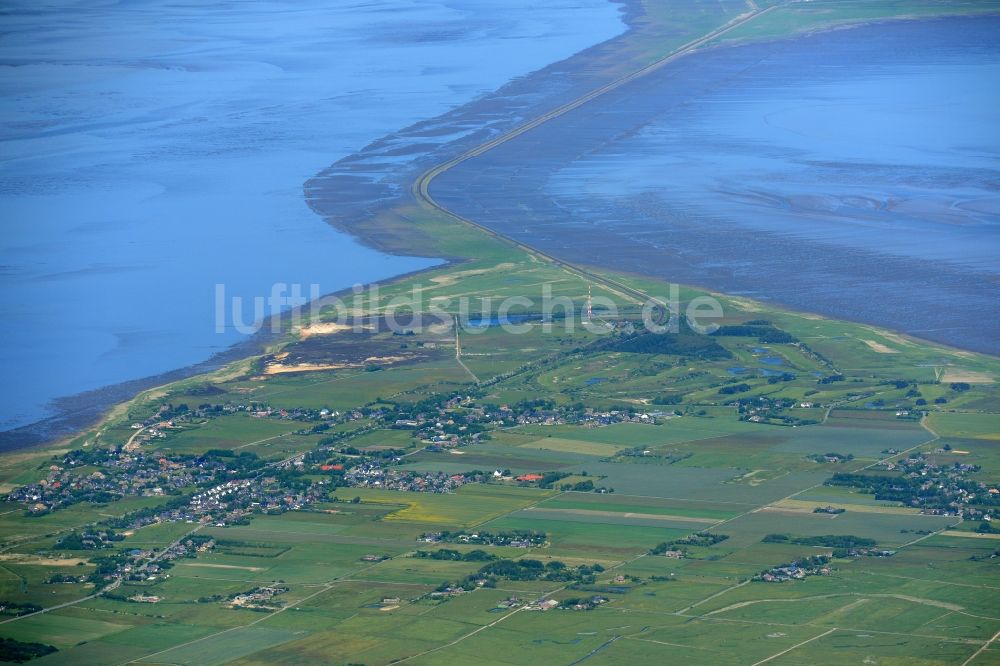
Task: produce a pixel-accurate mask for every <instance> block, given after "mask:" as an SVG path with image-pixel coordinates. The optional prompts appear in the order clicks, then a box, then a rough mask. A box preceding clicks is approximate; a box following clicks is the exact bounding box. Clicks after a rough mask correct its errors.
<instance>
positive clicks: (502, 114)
mask: <svg viewBox="0 0 1000 666" xmlns="http://www.w3.org/2000/svg"><path fill="white" fill-rule="evenodd" d="M621 4H622V5H623V20H624V21H625V22H626V24H627V25H628V26H629V28H628V30H627V31H626V32H625V33H623V34H622V35H620V36H618V37H615V38H613V39H611V40H608V41H606V42H603V43H600V44H597V45H595V46H592V47H590V48H588V49H585V50H584V51H581V52H579V53H577V54H576V55H574V56H572V57H571V58H569V59H566V60H564V61H561V62H558V63H553V64H551V65H549V66H547V67H545V68H543V69H541V70H538V71H536V72H534V73H532V74H530V75H528V76H525V77H522V78H520V79H516V80H514V81H511V82H509V83H508V84H507V85H505V86H504V87H502V88H501V89H499V90H498V91H496V92H494V93H491V94H488V95H485V96H483V97H481V98H479V99H476V100H474V101H472V102H470V103H468V104H465V105H463V106H460V107H458V108H456V109H453V110H452V111H449V112H448V113H446V114H444V115H442V116H440V117H438V118H433V119H429V120H427V121H422V122H420V123H416V124H415V125H412V126H410V127H408V128H404V129H403V130H400V131H399V132H396V133H393V134H392V135H390V136H389V137H386V138H385V139H382V140H379V141H376V142H374V143H372V144H370V145H369V146H366V147H365V148H364V149H362V150H361V151H359V153H357V154H355V155H352V156H350V157H348V158H345V159H343V160H340V161H338V162H337V163H335V164H334V165H331V167H329V168H327V169H325V170H323V171H322V172H321V173H320V174H318V175H317V176H316V177H314V178H312V179H310V180H309V181H307V182H306V183H305V185H304V192H305V197H306V200H307V202H308V204H309V206H310V207H311V208H312V209H313V210H314V211H315V212H316V213H317V214H318V215H320V216H321V217H322V218H323V219H324V220H325V221H326V222H327V223H329V224H331V225H332V226H334V227H336V228H337V229H339V230H341V231H345V232H347V233H349V234H351V235H352V236H353V237H354V238H356V239H357V240H359V241H360V242H362V243H363V244H365V245H367V246H369V247H373V248H375V249H378V250H380V251H383V252H386V253H389V254H394V255H400V256H440V254H439V253H435V252H434V249H433V239H429V238H421V237H419V236H414V235H407V234H406V233H400V232H399V231H398V229H396V228H393V227H392V225H393V224H396V225H398V224H399V222H400V220H402V221H403V222H405V221H406V217H405V212H404V211H405V207H406V206H412V205H413V203H414V201H413V199H412V196H411V195H410V194H409V185H410V184H411V183H412V182H413V181H414V180H415V179H416V177H417V176H419V175H420V174H421V173H423V172H424V171H426V170H427V169H428V168H430V167H431V166H432V165H434V164H438V163H442V162H444V161H447V160H448V159H450V158H452V157H454V156H456V155H460V154H462V153H463V152H465V151H467V150H469V149H470V148H473V147H474V146H477V145H479V144H481V143H483V142H484V140H486V139H487V138H490V137H495V136H498V135H500V134H502V133H504V132H506V131H509V130H510V129H511V128H513V127H515V126H517V125H518V124H520V123H521V122H522V121H524V120H525V119H526V118H532V117H537V116H538V115H541V114H543V113H545V112H546V111H549V110H551V109H553V108H556V107H558V106H559V105H560V104H564V103H566V102H567V101H570V100H572V99H575V98H576V97H578V96H579V95H580V94H584V93H586V92H587V91H589V90H593V89H595V88H598V87H600V86H601V85H604V84H606V83H608V82H610V81H613V80H614V79H616V78H618V77H619V76H622V75H624V74H627V73H629V72H630V71H634V70H636V69H638V68H639V67H640V66H642V65H645V64H648V58H645V57H644V56H643V52H642V51H641V48H640V47H641V46H642V45H643V41H644V40H649V39H651V37H654V36H655V35H654V36H651V35H649V34H644V33H643V32H642V31H643V27H644V26H645V22H644V20H643V16H642V15H641V4H640V3H639V2H638V0H621ZM889 20H891V21H897V20H909V19H908V18H907V17H903V18H901V19H889ZM883 22H886V20H885V19H881V20H872V21H866V22H857V23H854V24H850V25H837V26H831V27H828V28H823V29H821V31H829V30H843V29H846V28H853V27H859V26H862V25H868V24H875V23H883ZM808 34H814V33H812V32H810V33H808ZM802 36H803V35H802V34H796V35H792V36H790V37H789V38H790V39H797V38H801V37H802ZM735 45H736V44H734V43H726V44H722V45H718V46H713V47H710V48H713V49H714V48H720V47H727V48H728V47H733V46H735ZM622 54H626V56H627V57H622ZM540 91H541V92H540ZM528 95H531V96H533V99H534V102H533V104H532V105H531V106H530V108H528V109H525V108H524V106H523V101H524V98H525V97H526V96H528ZM470 124H471V125H473V126H475V127H476V129H475V130H474V131H471V132H468V133H466V134H465V135H464V136H461V137H460V138H458V139H457V140H451V141H447V142H442V143H438V144H433V145H431V147H430V148H419V147H418V148H414V150H413V152H412V153H411V154H412V159H411V160H410V161H408V162H407V163H406V164H405V165H402V166H399V165H398V163H395V164H396V166H393V167H390V168H389V170H388V171H387V170H384V169H383V170H372V169H371V168H370V167H358V166H357V165H358V164H359V163H361V162H364V161H365V160H359V159H358V158H359V157H365V158H369V159H368V160H367V161H368V162H377V161H378V160H377V159H370V158H373V157H377V156H378V155H379V154H386V153H388V152H389V151H398V150H399V149H400V140H401V139H402V140H404V142H405V141H407V140H409V141H412V142H413V144H414V145H416V144H420V145H421V146H427V145H428V144H427V139H428V137H431V136H434V135H438V136H454V134H455V131H454V128H455V126H456V125H465V126H469V125H470ZM390 139H391V141H390ZM400 192H402V193H403V194H399V193H400ZM385 219H388V220H390V222H391V224H390V225H389V227H388V231H389V232H388V233H386V229H387V227H386V225H384V224H382V222H381V221H382V220H385ZM444 259H445V260H446V263H445V264H441V265H437V266H435V267H433V268H431V269H425V270H420V271H416V272H413V273H406V274H402V275H398V276H395V277H393V278H391V279H389V280H387V281H386V282H387V283H394V282H399V281H401V280H406V279H408V278H411V277H413V276H414V275H420V274H423V273H426V272H428V271H429V270H439V269H441V268H444V267H447V266H454V265H458V264H460V263H462V262H463V261H465V259H464V258H461V257H445V258H444ZM616 270H617V271H618V272H622V273H629V272H630V271H626V270H620V269H616ZM349 291H350V290H349V289H344V290H341V291H339V292H336V293H335V294H332V295H343V294H347V293H349ZM328 296H329V295H328ZM328 296H324V298H326V297H328ZM778 307H782V306H778ZM787 309H789V310H795V308H794V306H793V307H790V308H787ZM903 335H907V336H909V335H910V334H908V333H903ZM277 339H278V338H277V337H272V336H268V335H266V334H263V333H261V334H258V335H257V336H254V337H253V338H251V339H249V340H246V341H244V342H241V343H238V344H236V345H234V346H233V347H230V348H229V349H227V350H225V351H223V352H220V353H219V354H216V355H214V356H212V357H211V358H209V359H206V360H205V361H203V362H201V363H198V364H194V365H191V366H187V367H184V368H180V369H177V370H172V371H170V372H167V373H163V374H160V375H156V376H153V377H146V378H141V379H136V380H131V381H128V382H123V383H120V384H115V385H112V386H108V387H103V388H101V389H97V390H94V391H87V392H84V393H80V394H77V395H74V396H68V397H63V398H59V399H57V400H56V401H55V402H54V406H55V409H56V412H57V413H56V414H55V415H53V416H51V417H49V418H46V419H44V420H41V421H38V422H36V423H33V424H29V425H26V426H23V427H20V428H16V429H12V430H8V431H4V432H0V452H6V451H12V450H16V449H23V448H29V447H35V446H39V445H43V444H47V443H52V442H56V441H59V440H64V439H66V438H68V437H70V436H72V435H74V434H77V433H79V432H80V431H81V430H83V429H85V428H88V427H90V426H93V425H94V424H96V423H98V422H99V421H100V420H101V419H102V418H103V416H104V415H105V414H106V413H107V411H108V410H109V409H110V408H111V407H112V406H113V405H116V404H120V403H122V402H123V401H127V400H130V399H131V398H133V397H134V396H135V395H137V394H138V393H140V392H142V391H145V390H148V389H150V388H153V387H156V386H160V385H164V384H167V383H170V382H173V381H177V380H180V379H184V378H187V377H191V376H194V375H198V374H203V373H205V372H209V371H212V370H215V369H218V368H220V367H222V366H224V365H226V364H228V363H230V362H233V361H236V360H241V359H245V358H248V357H251V356H254V355H257V354H259V353H261V351H262V350H263V349H264V348H265V347H266V346H267V345H268V344H272V343H274V342H275V341H276V340H277ZM946 344H947V343H946Z"/></svg>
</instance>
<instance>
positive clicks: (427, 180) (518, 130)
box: [411, 1, 782, 307]
mask: <svg viewBox="0 0 1000 666" xmlns="http://www.w3.org/2000/svg"><path fill="white" fill-rule="evenodd" d="M747 6H748V7H749V11H747V12H745V13H743V14H740V15H739V16H737V17H736V18H734V19H732V20H731V21H729V22H728V23H726V24H725V25H723V26H720V27H718V28H716V29H715V30H712V31H711V32H709V33H707V34H705V35H703V36H701V37H699V38H697V39H694V40H692V41H690V42H688V43H687V44H684V45H683V46H681V47H679V48H677V49H675V50H674V51H672V52H671V53H670V54H668V55H666V56H664V57H662V58H660V59H658V60H655V61H654V62H652V63H650V64H649V65H646V66H645V67H643V68H641V69H638V70H636V71H634V72H632V73H631V74H627V75H625V76H623V77H621V78H618V79H616V80H614V81H612V82H611V83H608V84H606V85H603V86H601V87H600V88H596V89H594V90H592V91H590V92H589V93H586V94H585V95H581V96H580V97H577V98H576V99H574V100H572V101H570V102H567V103H566V104H563V105H562V106H559V107H557V108H555V109H553V110H552V111H549V112H548V113H545V114H542V115H540V116H538V117H536V118H534V119H532V120H529V121H528V122H526V123H523V124H522V125H519V126H518V127H515V128H514V129H512V130H510V131H509V132H507V133H505V134H502V135H500V136H498V137H496V138H494V139H491V140H489V141H487V142H485V143H482V144H480V145H478V146H476V147H475V148H472V149H471V150H468V151H466V152H465V153H462V154H461V155H459V156H457V157H454V158H452V159H450V160H448V161H447V162H443V163H442V164H439V165H437V166H434V167H431V168H430V169H428V170H427V171H425V172H424V173H422V174H421V175H420V176H419V177H418V178H417V179H416V181H414V183H413V186H412V187H411V191H412V193H413V196H414V198H415V199H416V200H417V202H418V203H420V204H422V205H424V206H426V207H428V208H431V209H433V210H435V211H437V212H439V213H441V214H442V215H444V216H446V217H448V218H451V219H452V220H455V221H457V222H461V223H463V224H466V225H469V226H472V227H474V228H476V229H478V230H479V231H482V232H483V233H486V234H488V235H490V236H493V237H494V238H497V239H500V240H502V241H504V242H506V243H509V244H511V245H514V246H515V247H518V248H520V249H522V250H524V251H526V252H528V253H529V254H531V255H533V256H535V257H538V258H539V259H542V260H544V261H546V262H548V263H551V264H554V265H556V266H559V267H560V268H562V269H564V270H566V271H568V272H570V273H573V274H576V275H578V276H580V277H583V278H585V279H588V280H591V281H593V282H595V283H598V284H601V285H603V286H605V287H607V288H610V289H611V290H613V291H618V292H622V293H624V294H625V295H628V296H631V297H632V298H635V299H637V300H638V301H639V302H640V303H645V302H647V301H649V300H650V299H651V298H652V297H651V296H650V295H649V294H647V293H645V292H643V291H641V290H639V289H635V288H633V287H630V286H628V285H626V284H623V283H622V282H619V281H617V280H614V279H612V278H609V277H606V276H602V275H597V274H595V273H593V272H591V271H589V270H587V269H585V268H581V267H579V266H576V265H575V264H571V263H569V262H566V261H563V260H562V259H557V258H556V257H554V256H552V255H550V254H547V253H545V252H542V251H541V250H539V249H537V248H534V247H531V246H530V245H526V244H525V243H522V242H520V241H517V240H515V239H513V238H510V237H508V236H504V235H503V234H500V233H497V232H496V231H493V230H492V229H489V228H488V227H485V226H483V225H481V224H479V223H477V222H474V221H473V220H470V219H468V218H465V217H462V216H460V215H458V214H456V213H454V212H452V211H451V210H449V209H448V208H446V207H445V206H443V205H442V204H440V203H438V202H437V201H436V200H435V199H434V197H433V196H431V194H430V185H431V183H432V182H433V181H434V179H435V178H437V177H438V176H440V175H441V174H443V173H445V172H446V171H448V170H450V169H453V168H454V167H456V166H458V165H459V164H462V163H463V162H465V161H467V160H470V159H472V158H474V157H477V156H479V155H482V154H483V153H486V152H488V151H490V150H492V149H493V148H496V147H497V146H500V145H502V144H504V143H506V142H508V141H511V140H512V139H515V138H517V137H519V136H521V135H522V134H524V133H526V132H530V131H531V130H533V129H535V128H536V127H538V126H540V125H543V124H545V123H547V122H548V121H550V120H552V119H554V118H558V117H559V116H562V115H565V114H566V113H569V112H570V111H573V110H574V109H577V108H579V107H581V106H583V105H584V104H586V103H587V102H590V101H591V100H594V99H597V98H598V97H600V96H601V95H604V94H607V93H609V92H611V91H613V90H616V89H618V88H620V87H621V86H623V85H625V84H627V83H631V82H632V81H635V80H636V79H639V78H642V77H643V76H646V75H647V74H649V73H651V72H654V71H656V70H657V69H659V68H661V67H663V66H664V65H667V64H669V63H672V62H674V61H676V60H678V59H680V58H683V57H684V56H686V55H688V54H689V53H691V52H693V51H694V50H695V49H697V48H699V47H701V46H704V45H705V44H707V43H708V42H710V41H712V40H713V39H715V38H717V37H720V36H722V35H724V34H726V33H728V32H730V31H732V30H735V29H736V28H738V27H740V26H742V25H745V24H747V23H749V22H750V21H753V20H754V19H757V18H759V17H761V16H763V15H764V14H767V13H769V12H771V11H773V10H775V9H777V8H778V7H780V6H782V5H773V6H771V7H768V8H766V9H760V8H759V7H757V5H756V4H755V3H754V2H752V1H751V2H748V3H747ZM654 300H656V302H657V303H658V304H659V305H660V306H661V307H666V304H664V303H662V302H660V301H659V300H657V299H654Z"/></svg>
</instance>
